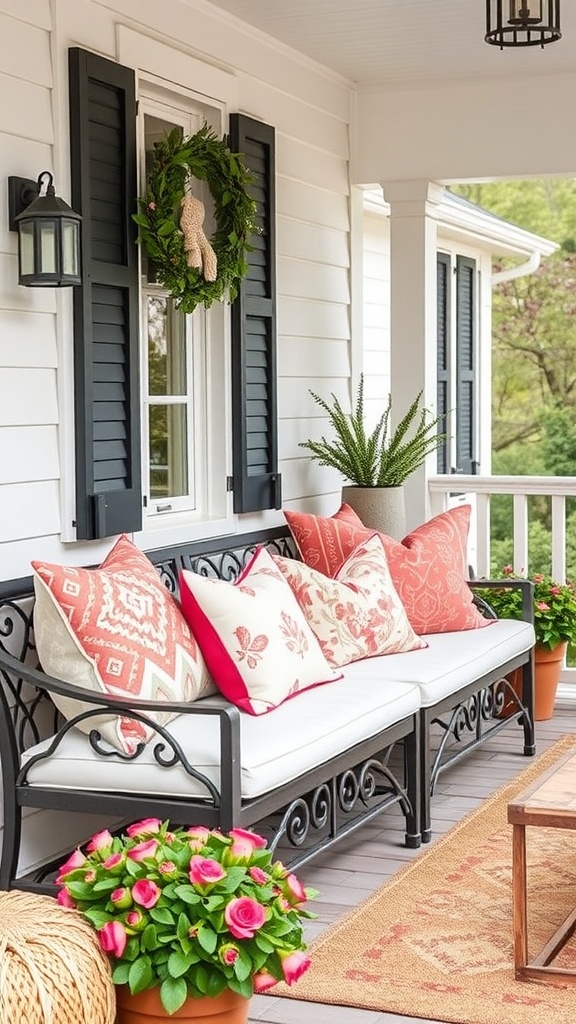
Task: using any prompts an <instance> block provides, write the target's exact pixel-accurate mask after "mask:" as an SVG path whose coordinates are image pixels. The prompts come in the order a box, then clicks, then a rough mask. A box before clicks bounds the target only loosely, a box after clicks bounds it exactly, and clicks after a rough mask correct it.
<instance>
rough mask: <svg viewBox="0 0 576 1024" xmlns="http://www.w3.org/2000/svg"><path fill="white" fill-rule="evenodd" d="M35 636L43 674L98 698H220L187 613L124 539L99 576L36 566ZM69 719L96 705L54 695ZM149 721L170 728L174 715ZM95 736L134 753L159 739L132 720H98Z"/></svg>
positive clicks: (87, 725) (91, 723) (92, 723)
mask: <svg viewBox="0 0 576 1024" xmlns="http://www.w3.org/2000/svg"><path fill="white" fill-rule="evenodd" d="M32 567H33V569H34V589H35V593H36V604H35V608H34V635H35V641H36V647H37V650H38V657H39V659H40V663H41V665H42V668H43V669H44V671H45V672H47V673H48V674H49V675H53V676H56V678H58V679H62V680H63V681H64V682H70V683H74V684H75V685H77V686H82V687H85V688H86V690H92V691H94V692H96V693H108V694H110V695H111V696H118V695H131V696H133V697H141V698H143V699H146V700H170V701H179V702H183V701H185V702H189V701H193V700H196V699H197V698H199V697H205V696H207V695H208V694H210V693H214V692H215V687H214V684H213V683H212V681H211V679H210V676H209V674H208V671H207V668H206V664H205V662H204V659H203V657H202V655H201V653H200V650H199V648H198V645H197V643H196V641H195V639H194V637H193V636H192V634H191V632H190V629H189V626H188V624H187V622H186V620H185V618H184V616H183V615H182V612H181V610H180V608H179V606H178V604H177V603H176V601H175V600H174V598H173V597H172V595H171V594H170V593H169V592H168V590H167V588H166V587H165V585H164V583H163V582H162V580H161V579H160V576H159V574H158V572H157V571H156V569H155V568H154V566H153V565H152V563H151V562H150V561H149V559H148V558H147V557H146V555H145V554H144V553H143V552H142V551H140V549H139V548H137V547H136V546H135V545H134V544H133V543H132V541H131V540H130V539H129V538H128V537H126V536H125V535H122V536H121V537H120V538H119V539H118V540H117V541H116V543H115V545H114V547H113V548H112V550H111V551H110V553H109V554H108V556H107V557H106V559H105V560H104V562H103V563H102V565H101V566H100V567H99V568H98V569H85V568H82V567H75V566H63V565H52V564H48V563H46V562H32ZM54 703H55V704H56V705H57V707H58V708H59V709H60V711H61V712H62V714H63V715H64V716H65V717H66V718H67V719H70V718H73V717H75V716H76V715H78V714H80V712H81V711H85V710H88V709H89V708H91V709H96V705H94V704H92V705H91V704H89V703H86V704H81V703H80V702H78V701H74V700H70V699H69V698H66V697H61V696H58V694H54ZM149 717H150V718H151V719H153V720H155V721H157V722H159V723H160V724H166V723H167V722H168V721H170V720H171V719H172V718H174V717H176V716H175V714H170V713H169V712H162V713H158V714H153V713H152V714H150V715H149ZM78 728H79V729H82V731H83V732H86V733H89V732H90V731H91V730H92V729H97V730H98V731H99V732H100V733H101V735H102V736H103V737H104V738H105V739H107V740H108V742H109V743H111V744H112V746H114V747H115V748H116V749H117V750H120V751H124V752H125V753H128V754H130V753H132V752H133V751H134V750H135V749H136V746H137V745H138V744H139V743H146V742H147V741H148V740H149V739H150V738H151V737H152V735H153V730H152V729H149V728H147V727H146V726H145V725H144V724H143V723H142V722H138V721H136V720H135V719H132V718H130V717H128V716H120V715H106V714H103V715H99V716H98V718H96V717H94V718H88V719H86V720H85V721H84V722H81V723H80V724H79V726H78Z"/></svg>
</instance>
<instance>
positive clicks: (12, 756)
mask: <svg viewBox="0 0 576 1024" xmlns="http://www.w3.org/2000/svg"><path fill="white" fill-rule="evenodd" d="M259 543H266V544H268V545H272V547H273V548H274V549H276V551H277V552H278V553H280V554H283V555H291V554H293V550H292V548H291V546H290V542H289V539H288V537H287V535H286V531H285V530H284V529H277V530H268V531H265V532H263V533H259V534H258V535H245V536H240V537H233V538H231V537H226V538H223V539H221V540H219V541H205V542H202V543H197V544H196V543H195V544H187V545H181V546H178V547H173V548H164V549H160V550H156V551H151V552H147V554H148V556H149V558H150V559H151V561H152V562H153V564H154V565H155V566H156V567H157V569H158V571H159V573H160V575H161V577H162V578H163V580H164V581H165V583H166V585H167V587H168V588H169V589H170V590H171V591H172V592H173V593H175V594H177V591H178V574H179V571H180V570H181V569H183V568H185V569H191V570H192V571H194V572H199V573H202V574H204V575H215V576H217V577H219V578H221V579H226V580H233V579H235V578H236V577H237V575H238V573H239V572H240V570H241V569H242V568H243V567H244V565H245V564H246V562H247V560H248V558H249V557H250V555H251V554H252V552H253V551H254V548H255V546H256V545H257V544H259ZM33 604H34V599H33V585H32V580H31V578H28V579H25V580H16V581H10V582H5V583H2V584H0V684H1V685H0V763H1V766H2V786H3V807H4V831H3V842H2V857H1V860H0V888H2V889H10V888H14V887H17V888H22V889H27V890H30V891H36V892H41V891H45V892H53V891H55V890H54V884H53V878H54V871H55V868H56V867H57V865H58V864H59V863H61V861H62V856H61V855H60V856H58V857H57V858H54V860H53V861H52V862H50V863H46V864H44V865H43V866H42V867H41V868H39V869H37V870H35V871H31V872H28V873H26V874H22V873H21V868H20V869H19V859H20V851H21V845H22V829H23V822H22V817H23V811H24V809H25V808H36V809H43V810H54V811H66V812H70V813H73V814H74V813H88V814H99V815H105V816H106V817H107V819H109V821H110V823H113V822H114V823H116V822H118V821H119V820H121V821H131V820H135V819H138V818H140V817H158V818H161V819H170V820H171V821H172V822H173V823H174V824H177V823H178V824H203V825H206V826H208V827H211V828H213V827H217V828H220V829H222V830H223V831H227V830H229V829H230V828H232V827H244V828H255V827H258V828H259V830H260V831H262V832H263V833H264V834H266V835H267V836H268V838H269V842H270V845H271V846H272V847H273V848H274V849H275V850H276V851H277V852H278V854H279V855H280V856H281V857H282V859H283V860H284V861H285V863H287V864H291V865H293V866H297V865H300V864H302V863H304V862H305V861H306V860H308V859H310V858H311V857H312V856H314V855H315V854H317V853H318V852H320V851H321V850H324V849H325V848H326V847H327V846H329V845H330V844H331V843H333V842H334V841H335V840H337V839H339V838H340V837H341V836H343V835H346V834H348V833H349V832H350V831H352V829H355V828H357V827H358V825H360V824H361V823H363V822H365V821H367V820H369V819H370V818H372V817H373V816H374V815H376V814H377V813H380V812H381V811H382V810H384V809H385V808H389V807H392V806H394V805H399V806H400V808H401V810H402V813H403V815H404V818H405V830H406V842H407V844H408V845H411V846H418V845H419V844H420V824H419V822H420V805H421V794H420V765H421V760H420V754H419V729H420V719H419V715H418V714H417V713H413V714H410V715H408V716H407V717H405V718H402V719H401V720H399V721H397V722H394V723H391V724H390V725H389V727H387V728H386V729H385V730H383V731H381V732H380V733H378V734H377V735H372V736H370V737H367V738H366V739H365V741H363V742H361V743H358V744H356V745H354V746H352V747H350V748H349V749H343V750H339V751H338V752H337V753H336V754H335V755H334V756H333V757H331V758H330V760H329V761H328V762H327V763H325V764H322V765H320V766H319V767H317V768H315V769H314V770H312V771H307V772H306V773H304V774H303V775H301V776H300V777H298V778H296V779H294V780H292V781H290V782H289V783H288V784H286V785H283V786H281V787H280V788H277V789H275V790H272V791H271V792H269V793H265V794H264V795H262V796H259V797H257V798H255V799H252V800H245V799H243V798H242V794H241V784H240V768H239V757H240V739H241V736H240V730H241V712H239V710H238V709H237V708H236V707H234V706H232V705H230V704H227V703H226V702H224V701H223V700H222V699H221V698H205V699H204V700H201V701H197V702H196V703H193V704H181V705H176V704H168V703H164V702H151V701H144V700H140V701H135V700H133V699H130V700H129V702H128V700H127V699H120V698H115V699H113V698H111V697H108V696H106V695H100V694H98V695H96V694H92V693H91V694H90V703H91V704H93V705H98V706H99V707H100V708H104V709H105V710H106V711H107V713H108V712H110V713H113V714H117V715H120V714H122V715H126V714H127V713H128V710H129V714H130V717H133V718H136V719H138V718H140V719H145V718H146V712H147V710H155V711H156V710H164V709H166V710H170V711H175V710H176V711H178V713H181V714H182V715H185V716H189V718H190V721H191V722H192V721H193V722H195V723H199V722H200V723H201V722H202V721H206V719H205V718H204V716H210V718H211V720H214V717H215V718H216V719H217V721H218V724H219V731H220V783H219V785H218V786H215V785H214V782H213V781H212V780H210V779H209V778H207V777H206V776H204V775H203V774H202V772H200V771H197V769H196V768H195V766H194V764H193V763H190V761H189V760H188V759H187V758H186V756H185V754H184V752H183V750H182V749H181V747H179V745H178V743H176V742H175V741H174V740H173V738H172V736H171V734H170V727H169V726H168V727H163V726H160V725H154V726H153V728H154V730H155V732H156V734H157V735H156V736H155V737H154V739H153V740H152V741H151V744H149V745H148V746H149V747H150V746H151V747H152V748H153V750H154V757H155V760H156V763H157V765H160V766H161V767H162V769H165V770H166V772H170V770H171V769H172V768H174V766H178V768H179V769H180V770H182V769H184V771H185V772H186V773H187V775H188V776H189V778H190V779H191V780H193V782H194V787H195V789H196V794H197V791H198V787H200V788H201V790H202V792H201V795H200V796H199V795H195V796H193V797H189V798H187V797H185V796H182V795H167V794H166V793H164V794H163V795H158V794H156V793H154V792H151V793H150V792H142V793H137V794H135V793H133V792H132V793H127V792H125V791H124V790H123V788H122V783H121V778H122V772H123V771H129V770H130V765H129V764H127V763H126V762H128V761H135V760H137V759H138V757H139V756H140V752H137V753H136V754H135V755H131V756H130V757H129V756H128V755H125V754H120V753H118V752H117V751H115V752H113V753H112V752H111V751H107V752H106V753H104V752H103V751H102V747H101V745H100V744H99V742H98V741H99V737H98V734H95V733H94V732H93V733H92V734H91V736H90V742H91V745H92V748H93V749H94V751H95V752H96V754H98V755H99V756H101V757H102V758H108V759H109V760H110V758H114V759H115V763H117V764H118V765H119V769H118V778H119V783H118V790H115V791H114V792H110V791H108V792H99V791H98V790H97V789H94V788H90V789H86V788H84V789H82V788H80V787H78V786H77V787H76V788H65V789H62V788H59V787H58V786H55V785H42V784H34V783H32V784H31V781H30V778H31V773H32V772H33V769H34V767H35V766H38V765H39V764H40V763H41V762H43V761H44V762H45V761H46V760H47V759H49V758H51V757H53V756H54V755H55V754H56V752H57V751H58V749H59V746H60V744H61V743H64V742H65V740H66V737H68V734H69V733H70V730H71V728H73V724H74V723H73V721H72V722H63V720H62V719H61V717H60V716H59V714H58V712H57V711H56V709H55V707H54V705H53V704H52V702H51V701H50V694H51V693H57V694H64V695H66V696H68V697H74V698H77V699H78V700H85V699H86V693H85V691H84V690H82V689H80V688H77V687H74V686H71V685H69V684H67V683H64V682H62V681H60V680H57V679H54V678H52V677H49V676H47V675H45V674H44V673H43V672H42V671H41V669H40V667H39V665H38V659H37V656H36V650H35V646H34V629H33ZM320 689H322V688H320ZM302 696H304V695H302ZM302 696H301V697H298V698H297V700H301V699H302ZM96 713H97V712H95V711H92V712H84V713H83V714H82V715H80V716H77V718H76V719H75V720H74V721H78V720H79V719H80V718H86V717H89V716H90V715H94V714H96ZM264 717H266V716H264ZM146 721H147V722H148V724H150V723H149V720H148V719H146ZM45 737H52V739H51V741H50V743H49V744H48V745H46V746H45V748H43V749H41V750H40V751H39V752H38V753H36V754H35V755H34V756H33V757H32V758H31V759H29V760H27V761H26V763H23V761H22V757H23V755H25V754H26V751H30V749H31V748H32V747H35V746H36V745H37V744H38V743H40V742H41V741H42V740H43V739H44V738H45ZM86 742H89V741H88V739H87V740H86ZM85 838H86V837H85V836H84V835H79V836H78V841H79V842H81V841H83V840H84V839H85ZM19 871H20V873H19Z"/></svg>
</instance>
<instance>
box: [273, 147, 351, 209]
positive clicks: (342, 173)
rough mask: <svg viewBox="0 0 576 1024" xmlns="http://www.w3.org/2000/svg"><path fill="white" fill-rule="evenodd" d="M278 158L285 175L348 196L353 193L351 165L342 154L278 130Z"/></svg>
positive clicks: (278, 164) (278, 165)
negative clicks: (326, 150)
mask: <svg viewBox="0 0 576 1024" xmlns="http://www.w3.org/2000/svg"><path fill="white" fill-rule="evenodd" d="M276 160H277V167H278V168H279V169H281V173H282V175H283V176H284V177H288V178H293V179H294V180H295V181H305V182H306V184H308V185H317V186H318V188H324V189H327V190H329V191H332V192H339V193H341V194H342V195H345V196H346V195H348V194H349V191H350V188H349V182H348V169H347V168H348V164H347V162H346V160H343V159H342V157H338V156H334V155H333V154H332V153H326V152H325V151H323V150H321V149H319V148H318V147H317V146H309V145H305V144H304V143H303V142H300V141H299V140H298V139H293V138H287V137H286V136H285V135H281V134H280V133H278V134H277V136H276Z"/></svg>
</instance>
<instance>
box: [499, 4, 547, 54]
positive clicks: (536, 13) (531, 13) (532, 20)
mask: <svg viewBox="0 0 576 1024" xmlns="http://www.w3.org/2000/svg"><path fill="white" fill-rule="evenodd" d="M561 38H562V33H561V31H560V0H486V35H485V36H484V39H485V40H486V42H487V43H492V44H493V45H494V46H499V47H500V49H501V50H502V49H503V48H504V47H505V46H541V47H542V48H543V47H544V45H545V44H546V43H554V42H556V40H557V39H561Z"/></svg>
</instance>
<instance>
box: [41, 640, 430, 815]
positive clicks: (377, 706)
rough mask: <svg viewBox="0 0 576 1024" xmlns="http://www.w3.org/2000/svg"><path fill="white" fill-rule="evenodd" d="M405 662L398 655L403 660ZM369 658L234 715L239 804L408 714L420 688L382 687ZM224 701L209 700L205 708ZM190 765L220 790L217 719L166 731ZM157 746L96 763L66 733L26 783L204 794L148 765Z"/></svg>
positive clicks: (74, 734)
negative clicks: (268, 707)
mask: <svg viewBox="0 0 576 1024" xmlns="http://www.w3.org/2000/svg"><path fill="white" fill-rule="evenodd" d="M404 657H405V655H404ZM386 660H388V659H387V658H370V659H367V660H366V661H361V662H355V663H354V664H353V665H349V666H347V667H346V668H345V670H344V673H345V674H344V678H343V679H340V680H338V681H336V682H333V683H329V684H326V685H324V686H318V687H315V688H313V689H310V690H306V691H305V692H303V693H300V694H298V696H297V697H294V698H292V699H290V700H287V701H286V702H285V703H283V704H281V705H280V707H278V708H276V709H274V710H273V711H270V712H269V713H268V714H267V715H261V716H254V715H250V714H246V713H243V712H241V713H240V717H241V765H242V772H241V775H242V779H241V791H242V796H243V797H244V798H245V799H250V798H254V797H257V796H260V795H261V794H263V793H267V792H269V791H270V790H273V789H276V787H278V786H281V785H283V784H284V783H287V782H289V781H291V780H292V779H294V778H297V777H298V776H300V775H302V774H304V772H307V771H309V770H310V769H312V768H316V767H318V765H320V764H323V763H324V762H325V761H328V760H329V759H330V758H331V757H333V756H334V755H335V754H338V753H340V752H342V751H344V750H347V749H348V748H349V747H352V746H354V745H355V744H357V743H360V742H362V740H364V739H366V738H368V737H370V736H374V735H376V734H377V733H379V732H381V731H382V730H383V729H385V728H386V727H387V726H389V725H393V724H394V723H395V722H397V721H401V720H403V719H404V718H406V717H408V716H409V715H412V714H414V713H415V712H416V711H417V710H418V709H419V707H420V690H419V688H418V687H416V686H413V685H411V684H409V683H405V682H393V681H390V682H389V681H386V683H385V684H383V680H382V670H381V662H382V661H386ZM213 702H219V703H222V704H225V703H226V701H225V700H224V698H220V697H214V698H211V699H210V703H211V704H212V703H213ZM167 729H169V731H170V733H171V734H172V735H173V736H174V738H175V739H176V740H177V741H178V742H179V743H180V744H181V746H182V748H183V750H184V751H185V753H186V755H187V757H188V759H189V761H190V763H191V764H192V765H193V767H195V768H197V769H198V771H200V772H202V773H203V774H205V775H207V776H208V777H209V778H210V779H211V780H212V782H214V783H215V785H216V786H219V782H220V771H219V760H220V747H219V726H218V720H217V719H216V718H215V717H211V716H202V717H197V718H195V717H194V716H193V715H192V716H190V715H180V716H179V717H178V718H175V719H174V720H173V721H172V722H171V723H170V724H169V726H167ZM49 742H50V741H44V742H43V743H40V744H38V745H36V746H35V747H32V748H31V749H29V750H28V751H27V752H26V754H25V755H24V758H23V761H24V762H26V761H27V760H29V759H30V758H31V757H33V756H34V755H35V754H37V753H38V752H39V751H41V750H44V749H46V747H47V746H48V743H49ZM155 746H156V741H155V740H152V742H151V743H149V744H148V746H147V747H146V748H145V750H144V751H143V753H142V754H141V755H140V757H138V759H137V760H136V761H133V762H130V763H124V762H120V761H119V760H118V759H117V758H114V757H111V758H101V757H98V755H97V754H95V753H94V751H93V750H92V748H91V747H90V743H89V741H88V738H87V737H86V736H85V735H83V734H82V733H80V732H79V731H78V730H76V729H72V730H70V732H69V733H68V735H67V736H66V737H65V739H64V740H63V741H62V743H61V745H60V747H59V749H58V751H57V753H56V754H55V755H53V756H52V757H51V758H49V759H47V760H46V761H40V762H39V763H38V764H36V765H34V767H33V768H32V769H31V770H30V775H29V778H28V781H29V783H30V784H31V785H33V786H34V785H39V786H40V785H41V786H56V787H58V788H60V789H90V790H99V791H101V792H122V793H138V794H145V793H155V794H164V795H167V796H176V797H186V796H188V797H190V796H196V797H198V796H200V797H202V796H205V795H206V791H205V789H204V788H203V787H201V786H199V784H198V783H197V782H196V781H195V780H194V779H193V778H191V777H190V776H188V775H187V774H186V772H185V771H184V770H183V769H182V768H181V767H174V768H171V769H165V768H160V767H159V766H158V765H157V764H156V762H155V761H154V756H153V752H154V747H155Z"/></svg>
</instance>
